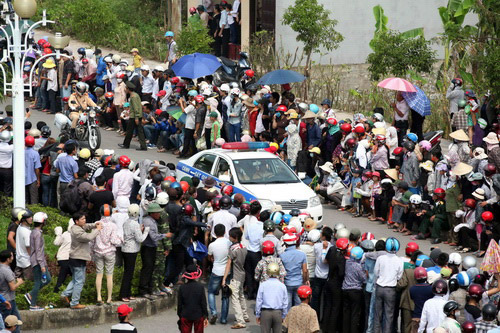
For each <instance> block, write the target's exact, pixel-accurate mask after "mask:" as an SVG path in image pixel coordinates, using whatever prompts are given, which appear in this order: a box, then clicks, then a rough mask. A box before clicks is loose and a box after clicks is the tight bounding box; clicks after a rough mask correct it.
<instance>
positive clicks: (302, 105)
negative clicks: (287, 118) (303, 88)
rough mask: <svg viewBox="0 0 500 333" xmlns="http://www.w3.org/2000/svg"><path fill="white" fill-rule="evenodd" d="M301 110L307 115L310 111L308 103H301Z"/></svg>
mask: <svg viewBox="0 0 500 333" xmlns="http://www.w3.org/2000/svg"><path fill="white" fill-rule="evenodd" d="M299 110H300V111H302V112H303V113H305V112H306V111H307V110H309V105H308V104H307V103H304V102H302V103H299Z"/></svg>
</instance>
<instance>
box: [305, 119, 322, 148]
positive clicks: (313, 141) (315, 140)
mask: <svg viewBox="0 0 500 333" xmlns="http://www.w3.org/2000/svg"><path fill="white" fill-rule="evenodd" d="M320 142H321V129H320V128H319V126H318V125H317V124H314V125H312V126H311V125H309V124H308V125H307V145H308V146H313V147H318V146H319V143H320Z"/></svg>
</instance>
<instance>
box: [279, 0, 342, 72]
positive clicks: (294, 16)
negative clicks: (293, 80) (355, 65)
mask: <svg viewBox="0 0 500 333" xmlns="http://www.w3.org/2000/svg"><path fill="white" fill-rule="evenodd" d="M330 14H331V12H330V11H329V10H327V9H325V8H324V7H323V5H321V4H318V1H317V0H295V4H294V5H291V6H290V7H288V8H287V9H286V10H285V13H284V14H283V20H282V22H283V24H286V25H289V26H290V27H291V28H292V30H293V31H295V32H296V33H297V37H296V39H297V41H299V42H302V43H304V52H305V54H306V67H305V73H304V74H305V75H306V76H309V69H310V67H311V55H312V54H313V53H319V52H320V51H321V48H324V49H326V50H327V51H333V50H335V49H336V48H338V46H339V43H340V42H342V41H343V40H344V37H343V36H342V35H341V34H340V33H338V32H337V31H336V30H335V26H336V25H337V20H334V19H331V18H330Z"/></svg>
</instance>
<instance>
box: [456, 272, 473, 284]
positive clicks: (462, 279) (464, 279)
mask: <svg viewBox="0 0 500 333" xmlns="http://www.w3.org/2000/svg"><path fill="white" fill-rule="evenodd" d="M457 281H458V285H459V286H460V287H467V286H468V285H469V284H470V277H469V274H467V272H460V273H458V274H457Z"/></svg>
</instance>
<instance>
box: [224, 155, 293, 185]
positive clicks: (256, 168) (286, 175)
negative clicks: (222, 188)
mask: <svg viewBox="0 0 500 333" xmlns="http://www.w3.org/2000/svg"><path fill="white" fill-rule="evenodd" d="M233 165H234V169H235V171H236V176H237V177H238V180H239V182H240V184H284V183H298V182H300V179H299V178H298V177H297V176H296V175H295V174H294V173H293V172H292V170H290V168H289V167H288V166H287V165H286V164H285V163H284V162H283V161H282V160H280V159H279V158H261V159H251V160H250V159H248V160H233Z"/></svg>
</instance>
